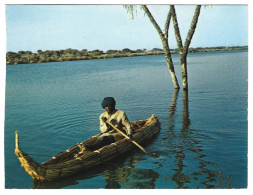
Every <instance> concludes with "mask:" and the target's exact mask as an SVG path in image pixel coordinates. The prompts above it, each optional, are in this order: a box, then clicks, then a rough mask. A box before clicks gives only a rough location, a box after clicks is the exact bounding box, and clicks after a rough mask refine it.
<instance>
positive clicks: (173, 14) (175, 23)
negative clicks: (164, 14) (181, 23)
mask: <svg viewBox="0 0 253 195" xmlns="http://www.w3.org/2000/svg"><path fill="white" fill-rule="evenodd" d="M170 9H171V14H172V19H173V23H174V29H175V35H176V40H177V46H178V49H179V52H180V53H181V52H182V50H183V44H182V39H181V35H180V30H179V27H178V22H177V15H176V10H175V7H174V5H171V6H170Z"/></svg>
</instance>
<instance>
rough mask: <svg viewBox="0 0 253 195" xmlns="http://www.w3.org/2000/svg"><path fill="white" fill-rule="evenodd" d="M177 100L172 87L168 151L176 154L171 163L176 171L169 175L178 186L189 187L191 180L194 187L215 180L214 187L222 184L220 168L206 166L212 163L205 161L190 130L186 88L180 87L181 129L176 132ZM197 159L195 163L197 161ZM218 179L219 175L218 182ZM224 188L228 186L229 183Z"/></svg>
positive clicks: (208, 185) (194, 133)
mask: <svg viewBox="0 0 253 195" xmlns="http://www.w3.org/2000/svg"><path fill="white" fill-rule="evenodd" d="M177 99H178V90H175V91H174V94H173V97H172V102H171V106H170V107H169V125H168V128H169V134H170V136H172V137H173V138H172V139H174V140H171V141H172V142H173V143H174V144H173V147H172V150H171V153H172V154H174V155H175V160H174V163H175V165H176V168H173V169H171V170H173V171H174V172H175V173H174V174H173V175H172V176H171V180H172V181H174V182H175V183H176V185H177V188H189V186H192V185H193V184H192V183H194V185H196V187H195V188H203V186H204V188H214V187H215V185H217V183H218V184H219V185H217V186H219V187H221V186H222V183H223V181H224V177H222V175H221V172H220V171H214V170H209V167H210V166H213V165H214V163H212V162H209V161H207V160H204V157H206V155H205V154H203V152H204V150H203V148H202V146H201V143H200V141H198V140H197V138H198V135H197V133H198V132H197V131H196V130H193V129H190V124H191V121H190V117H189V101H188V90H183V108H182V128H181V131H180V132H178V133H177V132H176V131H175V130H174V127H175V124H174V121H175V113H176V107H177V106H176V104H177ZM189 152H190V153H189ZM196 161H198V162H197V163H196ZM196 164H198V167H197V168H196V167H194V165H196ZM191 166H192V167H191ZM218 178H220V181H219V182H218V181H217V180H218ZM190 183H191V184H192V185H189V184H190ZM228 183H231V181H230V177H228ZM187 184H188V185H187ZM201 185H203V186H201ZM226 187H228V188H229V184H228V185H227V186H226ZM191 188H192V187H191Z"/></svg>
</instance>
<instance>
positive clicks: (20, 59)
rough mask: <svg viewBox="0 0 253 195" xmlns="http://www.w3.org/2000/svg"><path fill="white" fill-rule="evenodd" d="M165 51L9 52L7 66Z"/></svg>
mask: <svg viewBox="0 0 253 195" xmlns="http://www.w3.org/2000/svg"><path fill="white" fill-rule="evenodd" d="M239 49H241V50H242V49H244V50H247V49H248V47H247V46H244V47H239V46H237V47H229V48H228V47H223V46H219V47H208V48H202V47H199V48H190V49H189V52H209V51H224V50H228V51H229V50H239ZM170 52H171V53H178V49H171V50H170ZM161 54H164V51H163V50H162V49H160V48H153V49H152V50H150V51H148V50H146V49H137V50H131V49H128V48H125V49H122V50H108V51H107V52H105V53H104V52H103V51H102V50H98V49H96V50H93V51H88V50H86V49H83V50H81V51H78V50H76V49H70V48H69V49H66V50H57V51H53V50H46V51H42V50H38V51H37V53H32V52H30V51H19V52H18V53H15V52H7V53H6V64H7V65H15V64H30V63H47V62H62V61H73V60H91V59H106V58H118V57H131V56H143V55H161Z"/></svg>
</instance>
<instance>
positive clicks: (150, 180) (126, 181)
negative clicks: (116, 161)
mask: <svg viewBox="0 0 253 195" xmlns="http://www.w3.org/2000/svg"><path fill="white" fill-rule="evenodd" d="M140 160H142V159H138V156H135V157H129V158H128V159H127V161H126V165H124V166H123V167H118V168H116V169H110V170H106V171H105V172H104V176H103V179H104V180H105V182H106V183H107V184H106V186H105V188H107V189H116V188H127V189H148V188H150V189H153V188H155V181H156V180H157V178H159V174H158V173H157V172H155V171H154V170H153V169H140V168H136V167H135V166H137V165H138V163H139V161H140Z"/></svg>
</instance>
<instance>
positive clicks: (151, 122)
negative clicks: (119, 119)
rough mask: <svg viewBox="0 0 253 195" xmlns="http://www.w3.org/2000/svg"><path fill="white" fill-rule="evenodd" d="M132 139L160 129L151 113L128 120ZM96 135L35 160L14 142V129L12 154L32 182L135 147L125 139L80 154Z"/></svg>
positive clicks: (55, 177)
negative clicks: (39, 161)
mask: <svg viewBox="0 0 253 195" xmlns="http://www.w3.org/2000/svg"><path fill="white" fill-rule="evenodd" d="M131 127H132V129H133V132H134V135H133V138H134V140H135V141H136V142H138V143H139V144H142V143H144V142H146V141H148V140H150V139H151V138H152V137H153V136H155V135H156V134H157V133H158V132H159V131H160V122H159V120H158V118H157V117H156V116H155V115H152V116H151V117H150V118H149V119H147V120H140V121H134V122H131ZM99 135H101V133H100V134H97V135H96V136H93V137H91V138H89V139H87V140H85V141H83V142H82V143H80V144H77V145H74V146H71V147H70V148H68V149H67V150H66V151H63V152H60V153H58V154H57V155H55V156H53V157H52V158H51V159H49V160H47V161H45V162H43V163H38V162H36V161H35V160H33V159H32V158H31V157H30V156H29V155H28V154H26V153H25V152H23V151H22V150H21V148H20V147H19V143H18V131H16V132H15V142H16V147H15V154H16V156H17V157H18V159H19V161H20V163H21V166H22V167H23V168H24V169H25V171H26V173H27V174H28V175H30V176H31V177H32V179H33V180H35V181H53V180H58V179H61V178H64V177H68V176H70V175H73V174H75V173H77V172H78V171H80V170H84V169H88V168H91V167H94V166H96V165H99V164H101V163H104V162H107V161H109V160H112V159H113V158H115V157H117V156H119V155H121V154H123V153H125V152H127V151H130V150H132V149H133V148H136V146H135V145H134V144H132V143H131V142H130V141H129V140H128V139H127V138H124V139H121V140H119V141H117V142H115V143H112V144H110V145H107V146H104V147H102V148H100V149H98V150H95V151H87V150H86V151H85V152H84V153H82V152H81V151H82V145H83V144H87V143H89V144H92V143H95V141H96V140H97V139H98V137H99Z"/></svg>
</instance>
